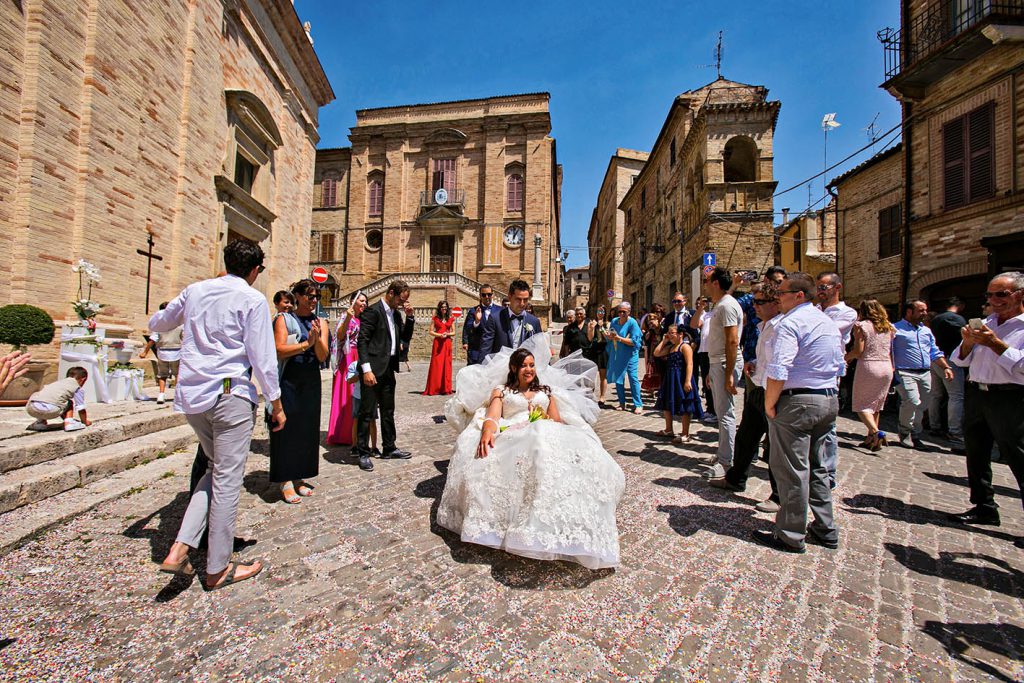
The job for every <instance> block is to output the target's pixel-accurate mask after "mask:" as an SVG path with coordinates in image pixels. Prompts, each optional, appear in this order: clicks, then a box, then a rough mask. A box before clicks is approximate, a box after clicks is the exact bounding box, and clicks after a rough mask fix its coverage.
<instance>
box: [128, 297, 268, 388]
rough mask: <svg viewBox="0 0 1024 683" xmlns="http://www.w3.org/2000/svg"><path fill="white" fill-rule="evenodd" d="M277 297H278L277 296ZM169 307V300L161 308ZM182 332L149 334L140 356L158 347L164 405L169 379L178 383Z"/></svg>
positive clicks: (142, 356) (157, 371)
mask: <svg viewBox="0 0 1024 683" xmlns="http://www.w3.org/2000/svg"><path fill="white" fill-rule="evenodd" d="M275 298H276V297H275ZM165 308H167V302H166V301H165V302H163V303H162V304H160V310H161V311H162V310H164V309H165ZM181 333H182V329H181V328H180V327H176V328H174V329H173V330H171V331H170V332H164V333H163V334H157V333H156V332H154V333H153V334H151V335H149V341H147V342H146V345H145V346H144V347H143V349H142V351H140V352H139V358H145V357H146V354H148V353H149V350H150V349H152V348H155V349H156V373H155V374H156V381H157V385H158V386H159V389H160V393H159V394H157V397H156V404H157V405H163V404H164V403H165V402H166V399H165V398H164V392H166V391H167V380H169V379H173V380H174V383H175V385H177V383H178V363H179V361H180V359H181Z"/></svg>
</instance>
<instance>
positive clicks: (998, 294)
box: [985, 289, 1020, 299]
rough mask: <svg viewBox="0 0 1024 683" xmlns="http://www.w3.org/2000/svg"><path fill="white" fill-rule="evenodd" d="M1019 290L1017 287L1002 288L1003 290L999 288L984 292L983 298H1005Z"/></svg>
mask: <svg viewBox="0 0 1024 683" xmlns="http://www.w3.org/2000/svg"><path fill="white" fill-rule="evenodd" d="M1019 291H1020V290H1019V289H1003V290H1000V291H998V292H985V298H986V299H992V298H995V299H1005V298H1006V297H1008V296H1011V295H1013V294H1014V293H1016V292H1019Z"/></svg>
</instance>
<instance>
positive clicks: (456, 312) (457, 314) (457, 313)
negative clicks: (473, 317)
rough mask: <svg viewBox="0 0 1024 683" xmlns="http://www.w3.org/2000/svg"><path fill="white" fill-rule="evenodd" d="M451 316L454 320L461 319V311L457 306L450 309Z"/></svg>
mask: <svg viewBox="0 0 1024 683" xmlns="http://www.w3.org/2000/svg"><path fill="white" fill-rule="evenodd" d="M452 315H453V316H454V317H456V318H461V317H462V309H461V308H459V307H458V306H456V307H455V308H453V309H452Z"/></svg>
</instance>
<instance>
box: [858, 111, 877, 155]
mask: <svg viewBox="0 0 1024 683" xmlns="http://www.w3.org/2000/svg"><path fill="white" fill-rule="evenodd" d="M879 114H881V112H879V113H878V114H875V118H873V119H871V123H869V124H868V125H867V126H865V127H864V128H861V130H862V131H864V134H865V135H867V136H868V140H870V141H871V152H872V153H874V151H875V143H876V142H877V141H878V126H877V125H876V123H877V122H878V116H879Z"/></svg>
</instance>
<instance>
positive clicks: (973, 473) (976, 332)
mask: <svg viewBox="0 0 1024 683" xmlns="http://www.w3.org/2000/svg"><path fill="white" fill-rule="evenodd" d="M985 297H986V299H987V300H988V302H989V304H991V306H992V315H990V316H989V317H988V318H986V319H985V321H984V323H983V324H980V325H979V324H978V322H979V321H971V322H973V323H974V324H973V325H972V324H971V323H968V324H967V326H965V327H964V328H963V330H961V336H962V337H963V341H962V342H961V343H960V346H958V347H957V348H956V350H955V351H953V355H952V357H951V360H952V361H953V362H954V363H956V364H957V365H959V366H960V367H962V368H969V371H968V374H969V381H968V382H967V387H966V389H965V396H964V424H963V428H964V444H965V446H966V447H967V481H968V484H969V485H970V487H971V504H972V505H973V507H972V508H971V509H970V510H968V511H967V512H964V513H961V514H956V515H950V516H949V517H950V519H951V520H953V521H955V522H961V523H963V524H990V525H993V526H999V506H998V505H996V501H995V495H994V493H993V490H992V458H991V456H992V444H993V442H995V444H996V445H998V446H999V454H1000V457H1001V460H1002V462H1005V463H1006V464H1007V465H1009V467H1010V471H1011V472H1013V476H1014V477H1015V478H1016V479H1017V488H1018V489H1024V429H1022V428H1021V425H1024V273H1019V272H1010V273H1003V274H1002V275H999V276H997V277H995V278H993V279H992V281H991V282H989V283H988V287H987V289H986V291H985ZM1014 545H1016V546H1017V547H1018V548H1024V537H1022V538H1019V539H1017V541H1016V542H1015V543H1014Z"/></svg>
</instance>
